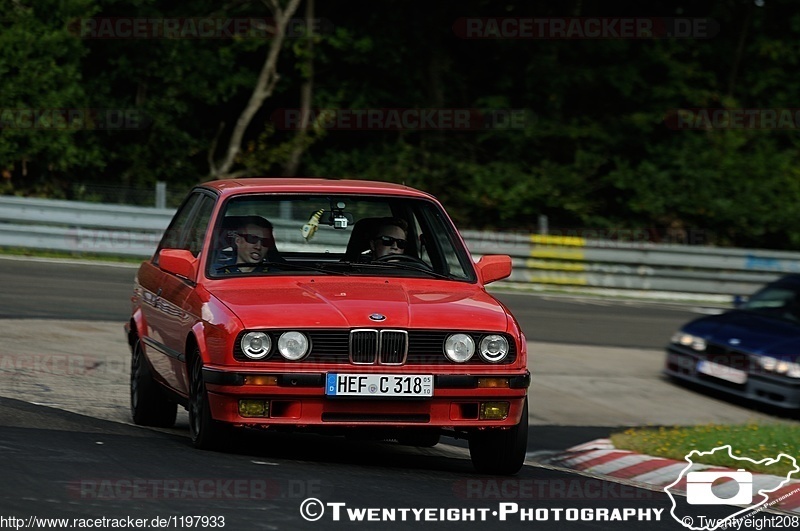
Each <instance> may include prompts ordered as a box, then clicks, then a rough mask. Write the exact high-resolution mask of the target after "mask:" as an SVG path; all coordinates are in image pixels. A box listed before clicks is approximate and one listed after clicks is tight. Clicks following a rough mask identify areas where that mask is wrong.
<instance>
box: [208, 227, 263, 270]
mask: <svg viewBox="0 0 800 531" xmlns="http://www.w3.org/2000/svg"><path fill="white" fill-rule="evenodd" d="M234 244H235V250H236V261H235V262H234V263H233V264H230V265H229V266H224V267H222V268H220V269H221V271H220V272H222V273H251V272H253V271H259V272H261V271H264V270H267V269H266V268H265V267H264V266H262V265H260V264H261V263H262V262H263V261H264V259H265V258H266V256H267V252H268V251H269V250H270V249H271V248H274V246H275V240H274V238H273V236H272V223H270V222H269V221H267V220H266V219H264V218H262V217H259V216H249V217H248V218H246V221H245V222H244V223H242V224H241V225H240V226H239V227H238V228H237V229H236V238H235V239H234ZM246 264H253V265H252V266H247V265H246Z"/></svg>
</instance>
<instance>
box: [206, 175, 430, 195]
mask: <svg viewBox="0 0 800 531" xmlns="http://www.w3.org/2000/svg"><path fill="white" fill-rule="evenodd" d="M200 186H202V187H205V188H211V189H213V190H215V191H217V192H219V193H220V194H221V195H236V194H239V193H252V192H256V193H258V192H264V193H331V194H372V195H393V196H407V197H424V198H427V199H433V196H431V195H430V194H428V193H426V192H423V191H421V190H417V189H415V188H411V187H409V186H405V185H402V184H395V183H386V182H379V181H363V180H357V179H321V178H294V177H293V178H285V177H249V178H246V179H224V180H218V181H209V182H206V183H202V184H201V185H200Z"/></svg>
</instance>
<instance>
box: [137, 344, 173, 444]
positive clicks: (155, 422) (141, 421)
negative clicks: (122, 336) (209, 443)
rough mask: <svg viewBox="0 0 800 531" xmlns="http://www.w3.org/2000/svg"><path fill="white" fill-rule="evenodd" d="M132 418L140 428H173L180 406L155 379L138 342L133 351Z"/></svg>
mask: <svg viewBox="0 0 800 531" xmlns="http://www.w3.org/2000/svg"><path fill="white" fill-rule="evenodd" d="M130 391H131V417H133V423H134V424H137V425H139V426H156V427H159V428H171V427H172V426H173V425H174V424H175V418H176V416H177V414H178V404H176V403H175V402H173V401H171V400H170V399H169V398H167V396H166V394H165V393H164V391H163V390H162V389H161V388H160V387H159V385H158V383H156V381H155V380H154V379H153V374H152V373H151V372H150V367H149V366H148V365H147V360H146V359H145V357H144V351H143V350H142V344H141V341H140V340H138V339H137V340H136V342H135V343H134V344H133V348H132V349H131V381H130Z"/></svg>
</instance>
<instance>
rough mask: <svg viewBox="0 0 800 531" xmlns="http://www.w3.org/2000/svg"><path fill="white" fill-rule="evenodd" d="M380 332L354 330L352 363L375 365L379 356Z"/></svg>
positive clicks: (351, 339) (351, 353) (351, 345)
mask: <svg viewBox="0 0 800 531" xmlns="http://www.w3.org/2000/svg"><path fill="white" fill-rule="evenodd" d="M378 339H379V337H378V331H377V330H353V331H352V332H351V333H350V362H351V363H355V364H357V365H361V364H369V365H371V364H373V363H375V360H376V359H377V356H378Z"/></svg>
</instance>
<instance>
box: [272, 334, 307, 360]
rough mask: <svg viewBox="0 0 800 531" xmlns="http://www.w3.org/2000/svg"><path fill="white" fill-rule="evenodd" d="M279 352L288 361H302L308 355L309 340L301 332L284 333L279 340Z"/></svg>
mask: <svg viewBox="0 0 800 531" xmlns="http://www.w3.org/2000/svg"><path fill="white" fill-rule="evenodd" d="M278 352H280V353H281V356H283V357H284V358H286V359H287V360H292V361H297V360H299V359H302V358H303V356H305V355H306V354H307V353H308V338H307V337H306V336H305V334H302V333H300V332H284V333H282V334H281V337H280V338H278Z"/></svg>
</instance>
